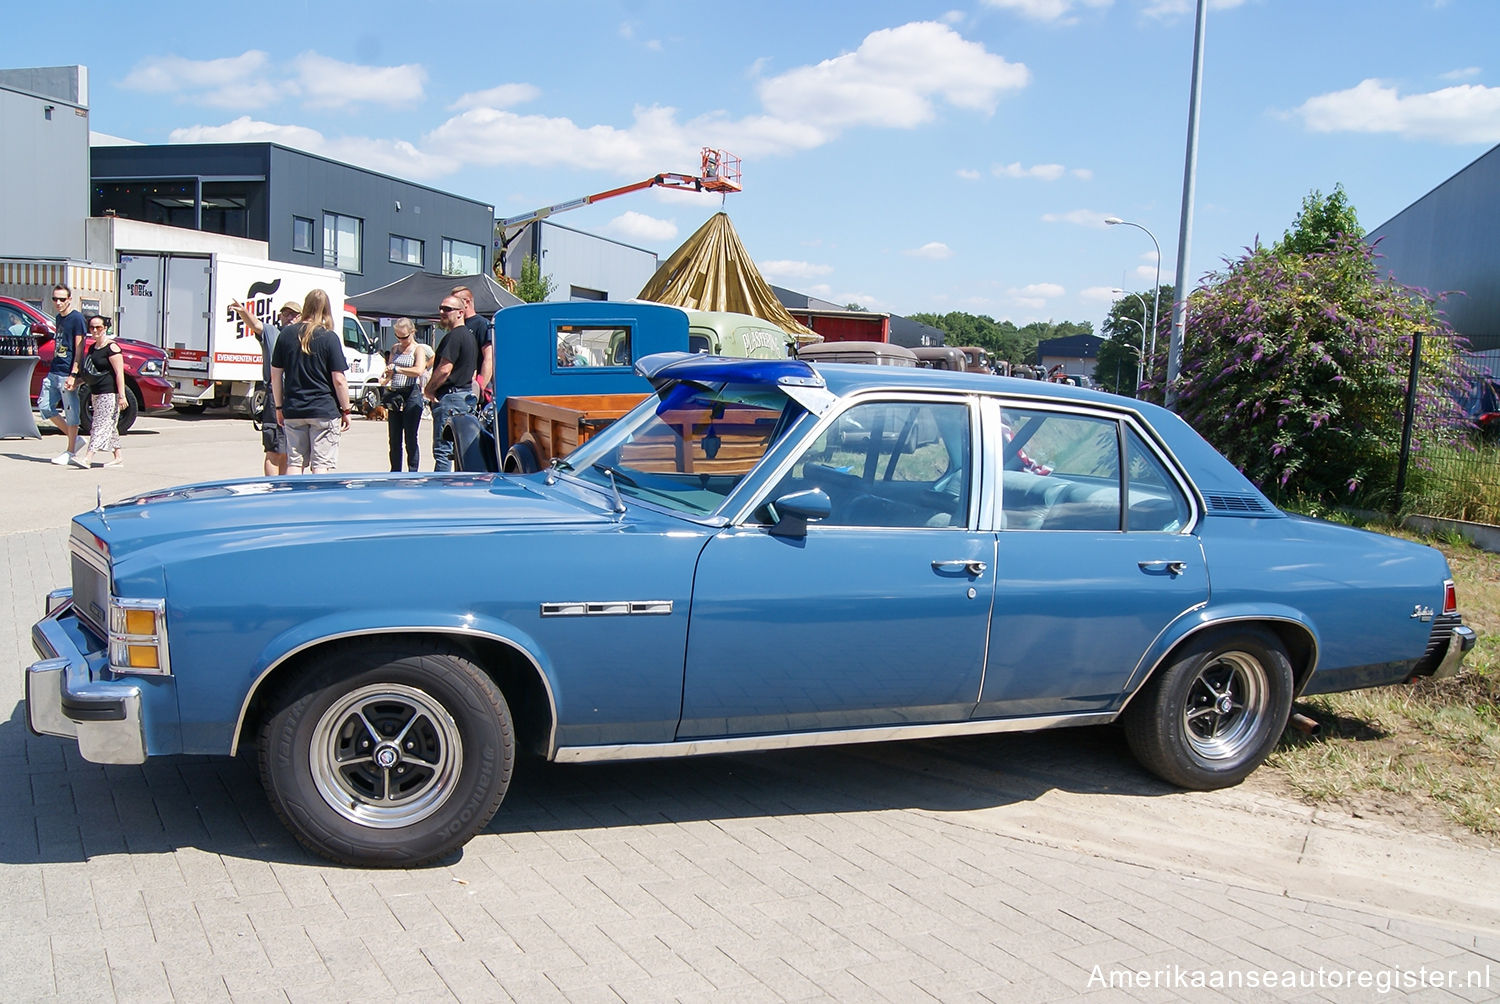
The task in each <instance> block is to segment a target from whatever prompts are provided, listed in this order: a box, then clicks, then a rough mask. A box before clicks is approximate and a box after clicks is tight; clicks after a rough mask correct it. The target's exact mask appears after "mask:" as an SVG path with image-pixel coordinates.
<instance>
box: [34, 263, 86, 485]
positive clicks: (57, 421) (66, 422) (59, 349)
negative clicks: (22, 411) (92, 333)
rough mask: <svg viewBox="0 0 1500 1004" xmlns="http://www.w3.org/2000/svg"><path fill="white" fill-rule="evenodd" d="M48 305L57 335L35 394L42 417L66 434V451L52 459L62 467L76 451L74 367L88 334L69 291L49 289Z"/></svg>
mask: <svg viewBox="0 0 1500 1004" xmlns="http://www.w3.org/2000/svg"><path fill="white" fill-rule="evenodd" d="M52 306H53V307H55V308H56V309H57V321H56V325H57V336H56V337H55V338H54V339H53V340H52V365H51V366H50V367H48V369H47V375H46V376H45V377H43V378H42V388H41V390H40V391H39V392H38V393H37V398H36V406H37V410H38V411H40V412H41V413H42V417H43V418H45V419H47V420H49V421H50V422H51V423H52V424H53V425H55V426H57V427H58V428H59V429H60V430H62V431H63V432H65V433H67V436H68V449H67V450H66V452H64V453H60V454H58V455H57V456H55V457H53V458H52V462H53V463H54V464H57V465H58V466H59V467H66V466H67V464H68V461H69V460H70V459H71V458H72V456H73V451H74V450H76V449H78V365H79V363H81V362H82V361H83V340H84V338H85V337H86V336H87V335H88V325H86V324H85V323H84V320H83V311H81V310H74V309H73V290H71V289H69V288H68V287H67V286H54V287H52Z"/></svg>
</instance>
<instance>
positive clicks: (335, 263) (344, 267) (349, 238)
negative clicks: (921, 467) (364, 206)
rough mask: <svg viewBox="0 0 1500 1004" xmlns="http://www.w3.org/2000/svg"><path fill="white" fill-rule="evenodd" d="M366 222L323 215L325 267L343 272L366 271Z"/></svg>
mask: <svg viewBox="0 0 1500 1004" xmlns="http://www.w3.org/2000/svg"><path fill="white" fill-rule="evenodd" d="M364 227H365V222H364V220H361V219H358V218H356V217H353V216H340V215H339V214H338V213H324V214H323V266H324V267H325V268H336V269H339V270H340V271H343V272H361V271H363V270H364V252H363V251H362V247H363V244H364Z"/></svg>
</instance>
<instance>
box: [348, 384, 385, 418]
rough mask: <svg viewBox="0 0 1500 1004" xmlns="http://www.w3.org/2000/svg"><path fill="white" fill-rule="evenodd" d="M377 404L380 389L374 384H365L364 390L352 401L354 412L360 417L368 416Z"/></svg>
mask: <svg viewBox="0 0 1500 1004" xmlns="http://www.w3.org/2000/svg"><path fill="white" fill-rule="evenodd" d="M378 404H380V387H379V386H378V385H376V384H366V385H365V389H364V390H363V391H361V392H360V395H359V397H358V398H356V399H355V400H354V410H355V411H357V412H359V413H360V414H361V415H368V414H369V413H370V412H372V411H374V410H375V406H376V405H378Z"/></svg>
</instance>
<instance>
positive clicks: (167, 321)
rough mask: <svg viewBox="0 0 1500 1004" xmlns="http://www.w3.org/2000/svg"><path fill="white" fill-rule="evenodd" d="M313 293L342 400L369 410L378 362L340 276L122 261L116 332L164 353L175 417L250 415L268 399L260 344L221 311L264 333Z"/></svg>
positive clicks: (136, 258) (215, 259)
mask: <svg viewBox="0 0 1500 1004" xmlns="http://www.w3.org/2000/svg"><path fill="white" fill-rule="evenodd" d="M311 289H321V290H323V291H324V292H326V293H327V294H328V302H329V305H330V307H331V308H332V310H333V315H334V321H335V324H336V325H337V326H338V328H339V334H340V335H341V337H342V340H343V344H344V356H345V358H346V359H347V360H348V363H349V368H348V371H347V373H346V375H347V377H348V380H349V399H350V400H351V401H352V402H354V403H355V405H356V407H367V406H369V405H373V404H374V403H376V402H378V400H379V396H380V391H379V381H380V377H381V375H382V374H383V373H384V372H385V359H384V357H383V356H382V355H381V354H380V352H379V350H378V348H377V347H376V345H375V343H374V341H373V340H372V339H371V338H370V335H369V333H368V332H367V331H366V330H365V329H364V327H363V326H362V325H361V324H360V323H359V319H358V318H357V317H355V316H354V314H352V313H350V312H347V311H345V310H344V274H343V273H342V272H339V271H336V270H334V269H326V268H311V267H309V266H305V265H293V264H289V263H287V262H279V261H269V260H266V259H257V258H245V257H240V256H237V255H228V254H218V253H209V254H174V253H171V252H149V253H141V254H137V253H127V252H121V253H120V285H119V312H118V314H119V321H118V328H119V332H120V334H121V335H122V336H124V337H127V338H138V339H140V340H141V341H145V342H151V343H152V344H154V345H160V346H161V347H162V349H163V350H164V351H165V352H166V353H167V357H168V359H169V360H170V373H171V379H172V382H173V384H174V390H173V394H172V404H173V407H175V408H178V409H179V410H182V411H202V410H203V409H204V408H206V407H208V406H209V405H214V406H220V407H222V406H226V405H227V406H233V407H237V408H241V409H245V410H247V411H251V412H252V413H253V412H254V411H256V410H258V408H259V406H260V402H261V400H262V399H263V398H262V395H263V394H265V392H266V388H265V387H264V386H263V385H262V382H261V377H262V373H263V370H262V366H261V351H260V341H259V339H257V338H256V337H255V335H254V334H253V333H252V332H250V331H248V330H247V329H246V328H245V325H244V322H243V321H241V320H240V318H239V315H238V314H236V313H235V312H234V311H233V310H230V309H229V305H230V304H231V303H233V302H235V301H240V302H243V303H247V304H249V305H250V306H251V309H252V310H253V311H254V313H255V316H256V317H258V318H260V320H261V321H262V323H264V322H266V321H271V320H274V319H275V317H276V311H277V308H279V307H280V305H281V304H283V303H285V302H286V301H288V300H295V301H297V302H298V303H301V302H302V299H303V297H305V296H306V295H307V293H308V291H309V290H311Z"/></svg>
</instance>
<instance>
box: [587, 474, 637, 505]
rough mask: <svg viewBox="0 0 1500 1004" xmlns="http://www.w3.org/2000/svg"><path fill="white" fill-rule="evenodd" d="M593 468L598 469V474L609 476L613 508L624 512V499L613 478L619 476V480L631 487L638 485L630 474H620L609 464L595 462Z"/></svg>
mask: <svg viewBox="0 0 1500 1004" xmlns="http://www.w3.org/2000/svg"><path fill="white" fill-rule="evenodd" d="M594 470H596V471H598V472H599V473H600V474H603V475H604V476H605V477H607V478H609V490H610V491H611V492H613V493H614V496H615V504H614V510H615V512H624V511H625V499H624V497H623V496H621V495H620V486H619V485H618V484H616V483H615V479H616V478H619V479H620V480H621V481H623V482H625V483H626V484H627V485H630V486H631V487H632V488H635V487H638V486H637V485H636V483H635V482H634V481H633V480H631V478H630V475H628V474H621V473H620V472H619V471H617V470H615V469H614V468H613V467H609V466H606V465H604V464H595V465H594Z"/></svg>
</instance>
